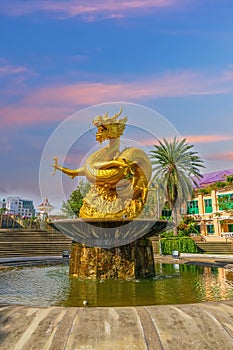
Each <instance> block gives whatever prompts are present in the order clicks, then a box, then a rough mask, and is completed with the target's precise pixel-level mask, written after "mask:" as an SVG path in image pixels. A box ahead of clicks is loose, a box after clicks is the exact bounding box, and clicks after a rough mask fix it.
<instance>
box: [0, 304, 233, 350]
mask: <svg viewBox="0 0 233 350" xmlns="http://www.w3.org/2000/svg"><path fill="white" fill-rule="evenodd" d="M0 323H1V327H0V349H1V350H33V349H34V350H37V349H38V350H64V349H66V350H93V349H95V350H127V349H128V350H131V349H132V350H146V349H149V350H162V349H163V350H178V349H179V350H186V349H188V350H192V349H195V350H204V349H210V350H213V349H214V350H220V349H224V350H232V349H233V301H225V302H214V303H200V304H188V305H165V306H144V307H119V308H110V307H106V308H101V307H100V308H89V307H83V308H75V307H71V308H64V307H48V308H42V307H26V306H7V305H6V306H4V305H0Z"/></svg>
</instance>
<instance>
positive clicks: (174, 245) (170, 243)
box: [160, 237, 198, 255]
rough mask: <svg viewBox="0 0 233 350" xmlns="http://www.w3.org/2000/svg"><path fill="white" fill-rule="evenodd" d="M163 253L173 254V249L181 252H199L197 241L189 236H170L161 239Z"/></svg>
mask: <svg viewBox="0 0 233 350" xmlns="http://www.w3.org/2000/svg"><path fill="white" fill-rule="evenodd" d="M160 249H161V252H160V253H161V254H163V255H171V254H172V252H173V250H178V251H179V253H197V252H198V249H197V246H196V244H195V242H194V241H193V240H192V239H191V238H189V237H170V238H161V239H160Z"/></svg>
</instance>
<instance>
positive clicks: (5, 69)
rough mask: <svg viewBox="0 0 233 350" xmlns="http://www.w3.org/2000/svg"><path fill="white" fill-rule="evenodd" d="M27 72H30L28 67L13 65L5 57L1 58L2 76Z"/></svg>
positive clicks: (0, 70) (0, 72)
mask: <svg viewBox="0 0 233 350" xmlns="http://www.w3.org/2000/svg"><path fill="white" fill-rule="evenodd" d="M26 72H28V69H27V68H26V67H24V66H14V65H11V64H9V63H8V62H7V61H6V60H4V59H3V58H0V77H1V76H4V75H12V74H21V73H26Z"/></svg>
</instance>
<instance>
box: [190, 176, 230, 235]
mask: <svg viewBox="0 0 233 350" xmlns="http://www.w3.org/2000/svg"><path fill="white" fill-rule="evenodd" d="M230 175H231V176H232V175H233V169H228V170H221V171H216V172H212V173H207V174H204V176H203V177H202V179H201V180H200V182H199V186H200V188H201V189H202V191H200V190H199V191H198V189H197V188H196V189H195V192H196V196H195V197H194V198H193V199H192V200H190V201H188V203H187V215H189V216H191V217H192V218H193V219H194V220H195V221H196V224H197V227H198V228H199V231H200V233H201V234H202V235H204V236H208V235H216V236H222V237H233V183H232V184H228V183H227V182H225V181H226V178H227V176H230ZM224 182H225V185H224ZM221 183H222V184H223V186H220V187H219V188H218V185H221ZM211 186H212V187H211ZM208 188H209V191H208ZM205 189H206V190H207V191H206V193H205V191H203V190H205Z"/></svg>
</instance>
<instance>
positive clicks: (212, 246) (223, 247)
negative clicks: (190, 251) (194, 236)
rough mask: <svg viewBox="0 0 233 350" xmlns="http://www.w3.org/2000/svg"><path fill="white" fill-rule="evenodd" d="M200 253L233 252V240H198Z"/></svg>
mask: <svg viewBox="0 0 233 350" xmlns="http://www.w3.org/2000/svg"><path fill="white" fill-rule="evenodd" d="M196 245H197V247H198V251H199V253H206V254H233V243H232V242H226V241H225V242H221V241H216V242H214V241H210V242H196Z"/></svg>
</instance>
